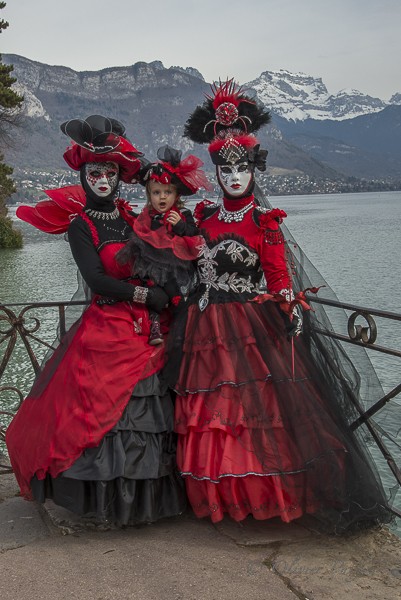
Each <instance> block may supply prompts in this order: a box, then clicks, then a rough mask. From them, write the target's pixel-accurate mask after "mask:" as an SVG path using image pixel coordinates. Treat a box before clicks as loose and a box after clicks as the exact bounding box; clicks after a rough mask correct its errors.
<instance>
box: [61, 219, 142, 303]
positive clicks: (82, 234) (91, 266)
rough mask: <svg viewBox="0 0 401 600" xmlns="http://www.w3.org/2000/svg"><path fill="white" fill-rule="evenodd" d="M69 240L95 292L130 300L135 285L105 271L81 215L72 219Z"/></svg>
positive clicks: (80, 268)
mask: <svg viewBox="0 0 401 600" xmlns="http://www.w3.org/2000/svg"><path fill="white" fill-rule="evenodd" d="M68 241H69V243H70V247H71V252H72V255H73V257H74V260H75V262H76V263H77V266H78V269H79V270H80V272H81V275H82V277H83V278H84V280H85V281H86V283H87V284H88V286H89V287H90V289H91V290H92V292H93V293H94V294H100V295H101V296H107V297H108V298H114V299H115V300H130V299H131V298H132V296H133V295H134V291H135V286H134V285H131V284H130V283H127V282H126V281H120V280H119V279H115V278H114V277H111V276H110V275H106V273H105V272H104V268H103V264H102V261H101V260H100V256H99V254H98V253H97V251H96V248H95V246H94V244H93V240H92V236H91V233H90V230H89V227H88V225H87V224H86V223H85V221H83V220H82V219H80V218H79V217H78V218H76V219H74V220H73V221H72V223H71V225H70V227H69V229H68Z"/></svg>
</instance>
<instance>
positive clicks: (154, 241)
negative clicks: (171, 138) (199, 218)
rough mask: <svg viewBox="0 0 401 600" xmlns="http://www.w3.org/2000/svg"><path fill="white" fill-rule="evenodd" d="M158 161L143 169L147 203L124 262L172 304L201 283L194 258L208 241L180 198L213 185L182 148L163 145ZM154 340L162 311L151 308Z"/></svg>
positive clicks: (158, 335)
mask: <svg viewBox="0 0 401 600" xmlns="http://www.w3.org/2000/svg"><path fill="white" fill-rule="evenodd" d="M157 156H158V158H159V162H155V163H150V164H149V165H147V166H145V167H144V168H143V169H142V171H141V177H140V182H141V183H142V184H143V185H145V187H146V196H147V204H146V206H145V208H144V210H143V211H142V213H141V214H140V215H139V217H138V218H137V220H136V222H135V224H134V233H133V235H132V237H131V241H130V242H129V243H128V244H127V246H126V247H125V248H124V249H123V250H122V251H121V253H120V255H119V260H120V262H121V263H122V264H124V263H127V262H128V263H130V264H131V265H132V273H133V275H135V276H136V277H139V278H140V279H142V280H143V281H144V282H146V284H147V285H154V284H157V285H158V286H161V287H162V288H163V289H164V291H165V292H166V293H167V295H168V297H169V300H170V302H171V303H172V304H178V302H179V301H180V300H181V298H182V297H183V296H187V295H188V293H189V292H190V290H191V288H192V287H193V286H194V282H195V281H196V271H195V268H194V266H193V261H194V260H195V259H196V258H198V257H199V255H200V253H201V250H202V248H203V246H204V240H203V238H202V237H201V236H200V235H199V232H198V228H197V227H196V225H195V222H194V219H193V217H192V214H191V211H190V210H188V209H185V208H184V204H183V202H182V200H181V196H190V195H192V194H194V193H195V192H196V191H197V190H198V189H199V188H200V187H203V188H205V189H210V185H209V184H208V181H207V179H206V176H205V174H204V173H203V171H201V170H200V168H199V167H200V166H201V165H202V162H201V161H200V160H199V159H198V158H196V157H195V156H192V155H190V156H188V157H187V158H185V159H184V160H181V152H180V151H178V150H175V149H174V148H170V147H169V146H163V147H162V148H160V149H159V150H158V153H157ZM150 318H151V322H152V324H151V332H150V337H149V343H150V344H151V345H158V344H161V343H162V342H163V336H162V333H161V330H160V314H159V313H157V312H155V311H151V312H150Z"/></svg>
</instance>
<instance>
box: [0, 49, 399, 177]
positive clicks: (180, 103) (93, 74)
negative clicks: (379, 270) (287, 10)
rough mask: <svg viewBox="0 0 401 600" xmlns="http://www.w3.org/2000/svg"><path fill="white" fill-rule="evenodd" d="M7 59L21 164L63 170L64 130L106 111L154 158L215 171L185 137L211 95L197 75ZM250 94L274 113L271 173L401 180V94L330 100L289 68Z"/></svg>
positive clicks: (264, 139)
mask: <svg viewBox="0 0 401 600" xmlns="http://www.w3.org/2000/svg"><path fill="white" fill-rule="evenodd" d="M2 59H3V62H4V63H5V64H13V65H14V72H13V74H14V75H15V77H16V78H17V83H16V84H15V85H16V89H17V91H18V92H19V93H22V94H23V95H24V98H25V105H24V109H25V110H24V112H25V115H26V117H27V119H26V120H25V127H24V128H23V129H21V130H20V131H19V132H18V134H17V135H18V142H19V143H18V144H16V145H15V147H16V148H17V149H18V152H17V151H15V152H14V151H13V150H12V149H6V150H5V152H6V158H7V159H8V160H9V163H10V164H11V165H12V166H18V165H25V166H27V167H31V168H42V167H43V166H46V167H48V168H62V167H63V166H64V163H63V159H62V154H63V151H64V149H65V146H66V143H67V141H66V139H65V138H64V136H63V135H62V134H61V133H60V128H59V126H60V123H62V122H64V121H66V120H68V119H70V118H72V117H85V116H87V115H89V114H96V113H98V114H106V115H109V116H110V117H114V118H116V119H119V120H121V121H122V122H123V123H124V125H125V126H126V129H127V135H128V137H129V138H130V139H132V140H133V142H134V143H135V145H136V146H137V147H138V148H140V149H141V151H143V152H144V153H145V154H146V155H147V156H148V157H149V158H152V157H154V156H155V155H156V151H157V148H159V147H160V146H161V145H163V144H165V143H169V144H171V145H172V146H174V147H176V148H180V149H181V150H183V151H184V152H187V151H191V152H195V153H196V154H197V155H199V157H200V158H201V159H202V160H204V161H205V163H206V164H207V165H208V168H209V169H210V170H213V166H212V165H211V163H210V159H209V156H208V153H207V149H206V148H205V147H204V146H198V145H197V146H196V148H195V145H194V144H193V142H191V141H190V140H188V139H186V138H183V137H182V134H183V128H184V123H185V121H186V120H187V118H188V115H189V114H190V113H191V112H192V111H193V109H194V107H195V106H196V105H197V104H201V103H202V102H203V99H204V95H205V93H206V94H207V93H209V92H210V86H209V84H208V83H207V82H205V80H204V78H203V77H202V75H201V74H200V73H199V71H197V70H196V69H193V68H191V67H186V68H183V67H169V68H165V67H164V65H163V63H162V62H161V61H153V62H151V63H144V62H137V63H135V64H133V65H130V66H127V67H109V68H106V69H101V70H99V71H83V72H77V71H74V70H73V69H70V68H67V67H63V66H50V65H46V64H43V63H39V62H36V61H32V60H30V59H28V58H24V57H22V56H18V55H3V56H2ZM244 87H246V88H253V89H254V90H255V93H256V94H257V96H258V97H259V98H260V100H261V101H262V102H263V103H264V104H265V105H266V106H267V107H268V108H269V109H270V110H271V112H272V115H273V119H272V123H271V124H270V125H268V126H267V127H266V128H263V129H262V130H261V131H260V132H259V133H258V137H259V139H260V141H261V144H262V146H263V147H265V148H267V149H268V150H269V167H268V168H269V169H270V171H271V172H279V173H293V174H294V173H295V174H297V173H305V174H307V175H308V176H311V177H318V178H328V179H335V178H341V177H343V176H344V175H345V176H355V177H361V178H367V179H370V178H374V177H377V178H381V177H386V178H390V177H391V178H399V176H400V173H401V127H400V126H399V124H400V122H401V93H398V94H394V96H393V97H392V98H391V100H390V102H389V103H386V102H384V101H383V100H380V99H379V98H372V97H370V96H367V95H365V94H363V93H361V92H359V91H357V90H342V91H341V92H339V93H338V94H336V95H330V94H329V93H328V91H327V88H326V86H325V85H324V83H323V81H322V79H320V78H315V77H311V76H308V75H304V74H302V73H298V74H294V73H290V72H289V71H284V70H281V71H265V72H264V73H262V74H261V76H260V77H259V78H257V79H255V80H254V81H251V82H249V83H247V84H244Z"/></svg>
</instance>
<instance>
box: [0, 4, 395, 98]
mask: <svg viewBox="0 0 401 600" xmlns="http://www.w3.org/2000/svg"><path fill="white" fill-rule="evenodd" d="M6 1H7V6H6V8H5V9H4V10H2V11H1V12H0V15H1V17H2V18H4V19H6V20H8V21H9V23H10V27H9V28H8V29H7V30H5V31H4V32H3V33H2V34H1V52H2V53H3V54H5V53H14V54H20V55H22V56H26V57H27V58H30V59H33V60H38V61H40V62H44V63H47V64H51V65H64V66H67V67H71V68H73V69H75V70H78V71H84V70H89V71H91V70H98V69H102V68H105V67H110V66H123V65H131V64H134V63H135V62H138V61H145V62H151V61H153V60H161V61H162V62H163V64H164V66H166V67H170V66H172V65H179V66H182V67H195V68H197V69H198V70H199V71H200V72H201V73H202V74H203V76H204V77H205V79H206V80H207V81H212V80H213V79H218V78H219V77H221V78H225V77H226V76H230V77H232V76H233V77H235V79H237V80H238V81H239V82H240V83H245V82H247V81H250V80H252V79H254V78H256V77H258V76H259V75H260V73H262V72H263V71H267V70H277V69H287V70H289V71H292V72H303V73H306V74H307V75H313V76H315V77H321V78H322V79H323V82H324V83H325V84H326V86H327V88H328V90H329V92H331V93H336V92H338V91H339V90H340V89H344V88H356V89H359V90H360V91H362V92H364V93H366V94H370V95H372V96H376V97H379V98H382V99H384V100H388V99H389V98H390V96H391V95H392V94H394V93H396V92H401V69H400V67H399V60H400V56H401V1H400V0H380V2H377V1H372V0H331V1H328V0H245V1H240V0H229V1H227V0H199V1H198V0H197V1H194V0H141V1H138V0H96V1H94V0H65V1H63V2H57V1H56V0H6Z"/></svg>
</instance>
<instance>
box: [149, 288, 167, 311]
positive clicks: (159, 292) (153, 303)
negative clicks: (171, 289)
mask: <svg viewBox="0 0 401 600" xmlns="http://www.w3.org/2000/svg"><path fill="white" fill-rule="evenodd" d="M168 302H169V297H168V296H167V294H166V292H165V291H164V290H163V288H161V287H160V286H158V285H155V286H153V287H150V288H148V295H147V298H146V302H145V304H146V306H148V307H149V308H151V309H152V310H154V311H155V312H157V313H159V312H161V311H162V310H163V308H164V307H165V306H167V304H168Z"/></svg>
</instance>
